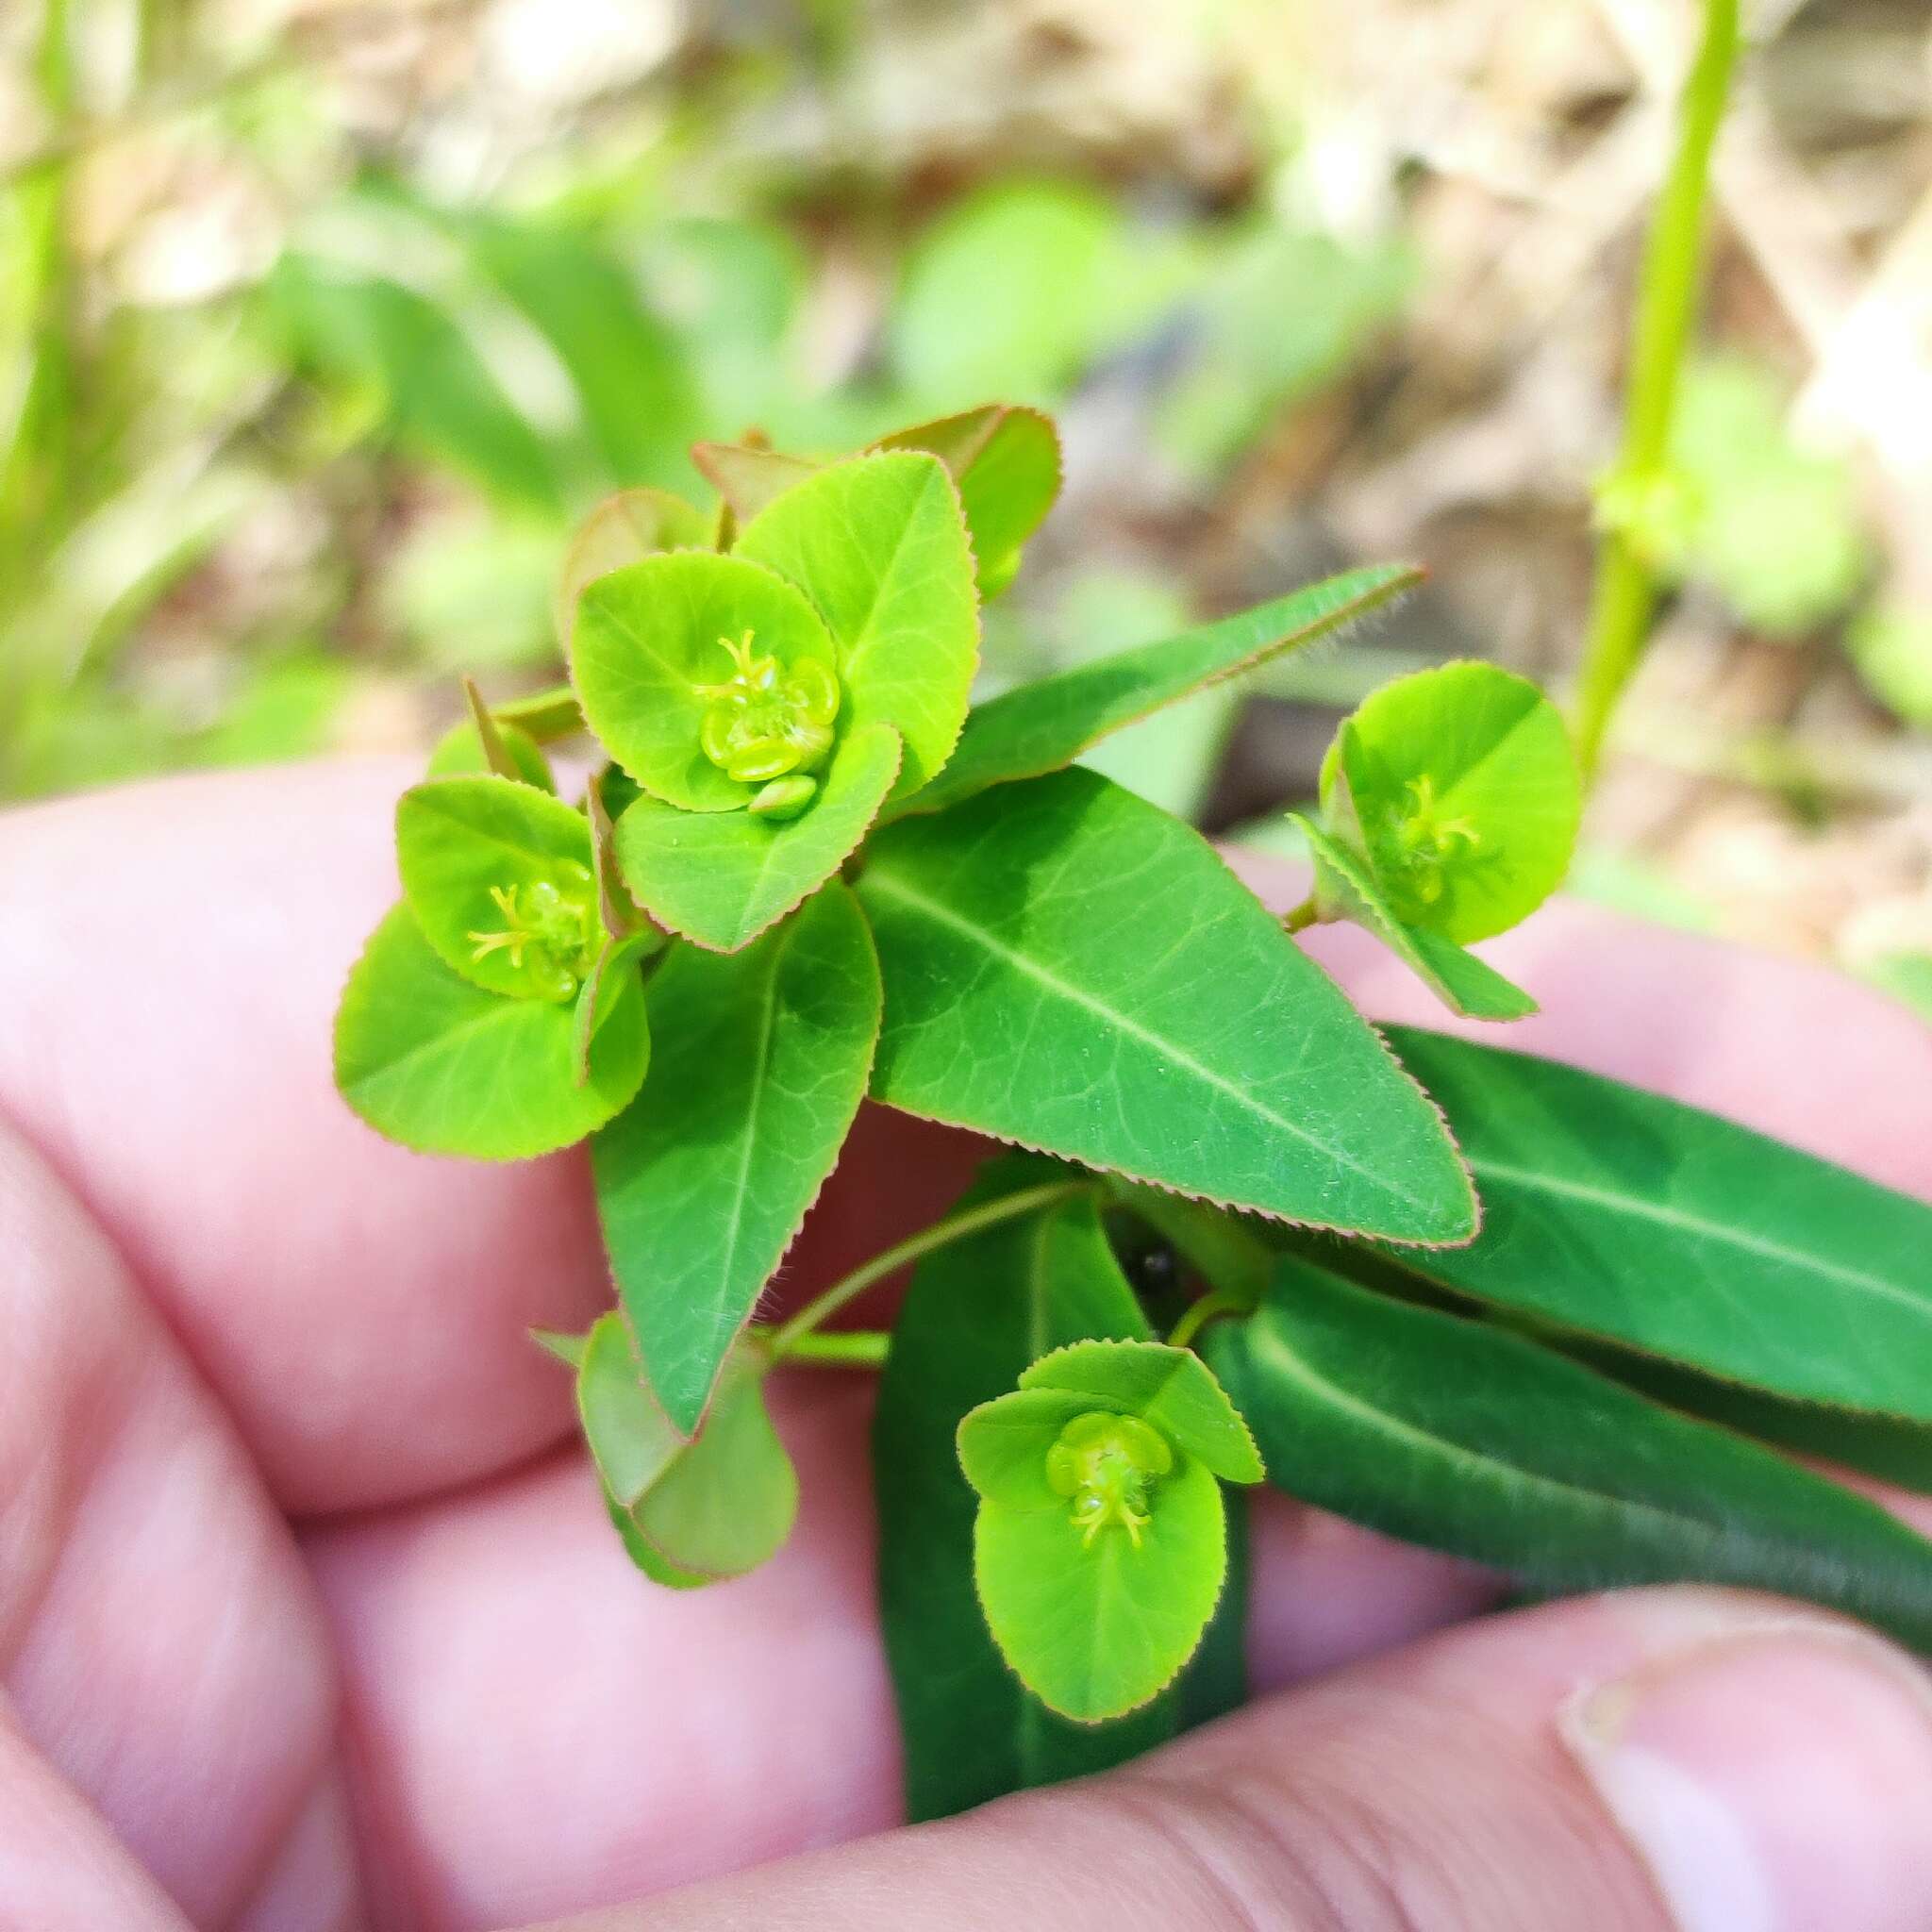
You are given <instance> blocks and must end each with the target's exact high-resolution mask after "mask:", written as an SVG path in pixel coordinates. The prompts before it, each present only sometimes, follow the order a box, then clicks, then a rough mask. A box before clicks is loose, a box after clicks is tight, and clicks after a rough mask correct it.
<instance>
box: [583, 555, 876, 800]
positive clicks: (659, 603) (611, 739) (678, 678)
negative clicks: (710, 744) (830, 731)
mask: <svg viewBox="0 0 1932 1932" xmlns="http://www.w3.org/2000/svg"><path fill="white" fill-rule="evenodd" d="M747 632H749V633H750V634H751V638H752V641H753V649H754V650H755V651H756V652H757V653H758V655H760V656H770V657H774V658H776V659H777V660H778V662H779V663H780V664H781V665H782V666H783V667H784V668H785V669H786V670H787V671H791V670H793V669H795V668H796V666H797V665H798V663H799V662H800V661H801V660H802V659H806V658H810V659H815V660H816V661H818V662H819V663H822V664H824V665H827V666H830V665H832V664H833V662H834V659H835V650H834V646H833V642H832V640H831V638H830V637H829V636H827V634H826V631H825V626H824V625H823V624H822V623H821V622H820V621H819V617H818V613H817V612H816V611H815V610H813V608H812V607H811V605H810V604H808V602H807V601H806V599H805V597H804V595H803V594H802V593H801V592H800V591H799V590H798V589H797V588H796V587H795V586H794V585H791V584H789V583H787V582H785V581H784V580H783V578H781V577H779V576H777V575H774V574H773V573H772V572H771V571H769V570H767V569H764V568H763V567H762V566H761V565H759V564H758V563H755V562H750V561H747V560H746V559H745V558H741V557H717V556H713V555H711V554H710V553H708V552H703V551H691V550H683V551H675V552H673V553H672V554H670V555H669V556H662V557H647V558H643V560H642V561H641V562H639V563H633V564H630V565H627V566H626V567H625V568H624V569H622V570H617V571H612V572H611V573H609V574H608V575H605V576H601V577H598V578H596V579H595V580H594V581H593V582H592V583H591V584H590V585H589V586H588V587H587V588H586V589H585V591H584V593H583V595H582V597H581V598H580V599H579V600H578V603H577V627H576V635H575V643H574V645H573V647H572V653H571V669H572V675H573V676H574V678H575V682H576V688H577V694H578V696H579V697H581V699H582V700H583V706H584V716H585V717H586V718H587V719H589V721H590V724H591V730H592V731H594V732H595V733H596V734H597V736H598V737H599V738H600V739H601V740H602V741H603V742H604V745H605V748H606V749H607V750H608V752H609V753H610V755H611V757H612V758H615V759H616V760H617V761H618V763H619V764H621V765H622V766H623V767H624V768H625V771H626V772H628V773H629V774H631V776H632V777H633V778H635V779H636V780H637V781H638V783H639V784H640V785H641V786H642V787H643V789H644V790H645V791H648V792H650V793H651V794H652V796H654V797H656V798H660V799H662V800H663V801H664V802H665V804H667V805H675V806H677V807H678V808H681V809H682V810H685V811H700V812H702V811H735V810H739V809H741V808H742V807H743V806H744V805H746V804H747V803H748V802H749V800H750V799H751V797H752V795H753V793H754V792H755V791H756V790H757V789H758V788H757V787H756V786H754V785H750V784H746V783H741V781H740V780H738V779H736V778H729V777H726V776H725V774H724V771H723V770H722V769H721V768H720V767H719V766H717V765H714V764H713V763H712V762H711V761H710V759H709V758H707V757H706V756H705V752H704V747H703V745H702V743H701V741H700V733H701V731H702V729H703V725H704V720H705V714H706V712H707V710H708V709H709V708H710V705H711V702H712V700H711V699H710V698H709V697H708V696H707V695H706V694H705V691H704V687H706V686H712V685H717V684H720V683H723V682H724V681H725V680H726V679H728V678H729V677H730V675H731V674H732V660H731V657H730V655H729V652H728V650H727V649H726V644H727V642H736V641H739V640H740V639H741V638H743V637H744V635H745V634H746V633H747ZM852 699H853V693H851V692H850V691H848V692H847V700H848V702H847V703H846V706H845V708H844V709H843V711H842V712H841V718H840V724H841V730H843V731H845V732H847V733H850V732H852V731H853V730H855V729H856V727H857V726H858V724H860V723H861V722H863V721H862V720H861V718H860V717H859V715H858V708H857V705H856V703H855V702H853V701H852Z"/></svg>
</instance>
